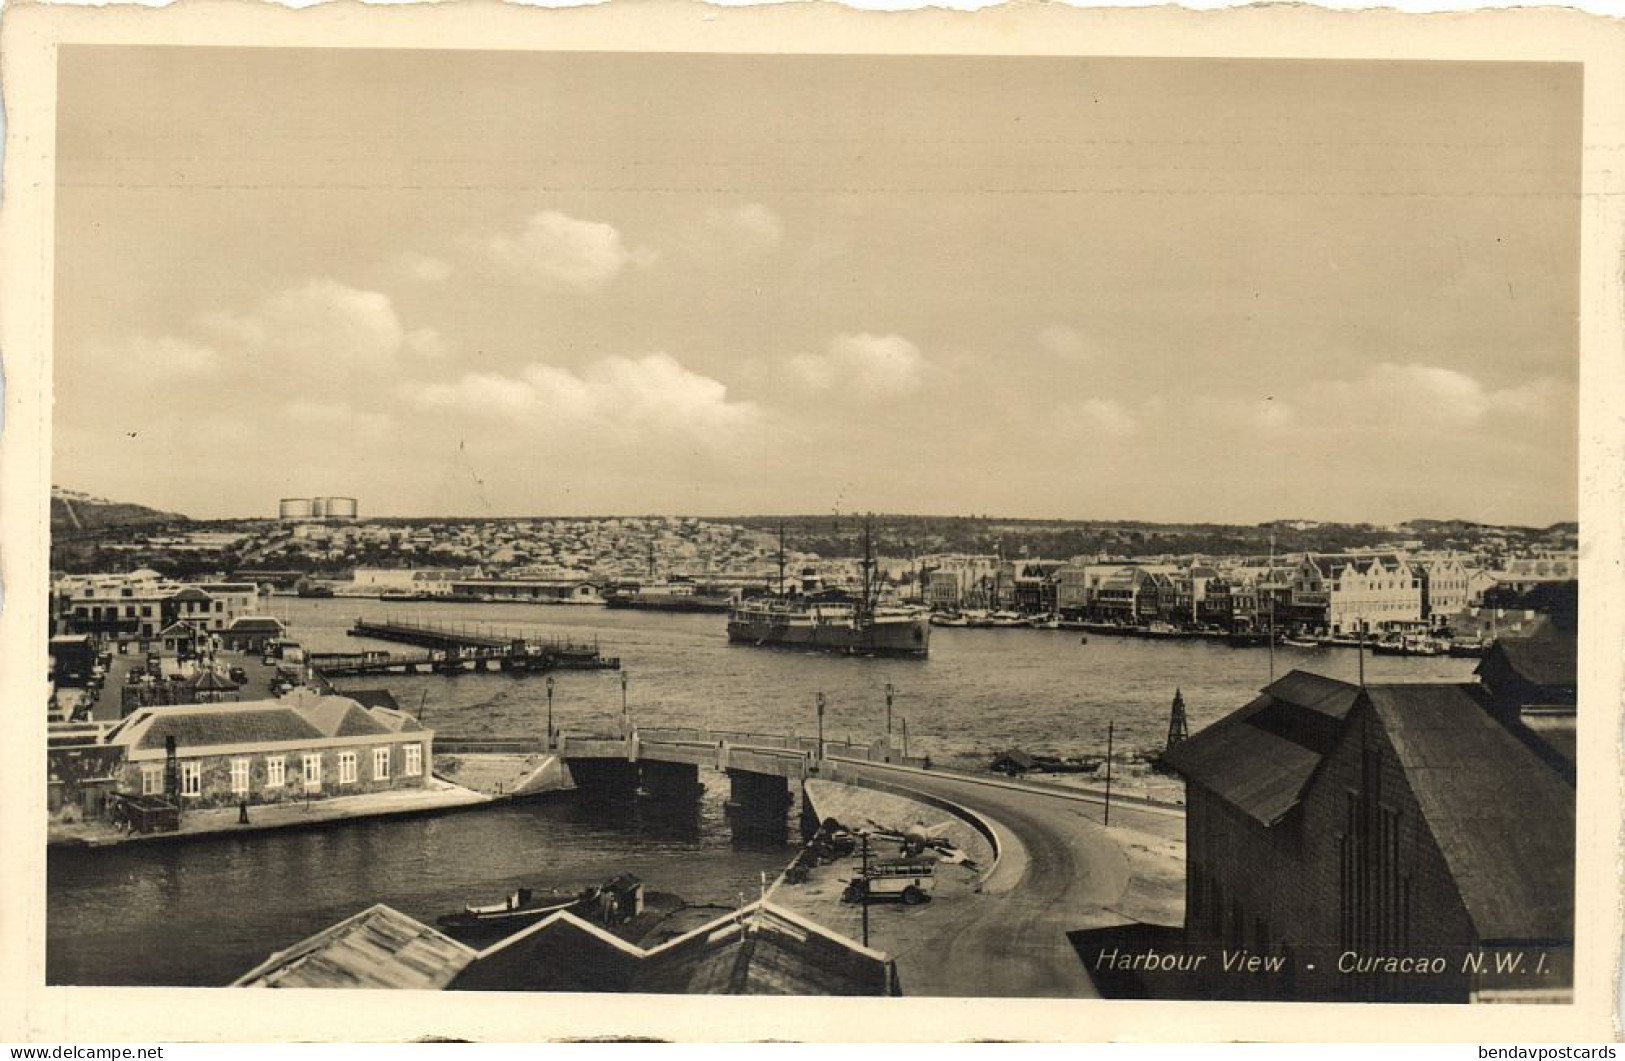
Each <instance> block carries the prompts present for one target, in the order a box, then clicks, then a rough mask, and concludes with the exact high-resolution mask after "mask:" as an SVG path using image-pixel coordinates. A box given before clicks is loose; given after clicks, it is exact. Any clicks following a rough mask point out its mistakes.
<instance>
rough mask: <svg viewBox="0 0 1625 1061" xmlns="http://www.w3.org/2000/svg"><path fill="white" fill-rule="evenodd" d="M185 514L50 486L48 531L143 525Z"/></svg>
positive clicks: (169, 520)
mask: <svg viewBox="0 0 1625 1061" xmlns="http://www.w3.org/2000/svg"><path fill="white" fill-rule="evenodd" d="M185 519H186V517H185V516H182V515H179V514H178V513H174V512H160V511H158V510H157V509H153V508H147V507H146V506H145V505H133V504H130V503H128V502H124V501H109V500H107V499H106V498H100V497H92V496H90V495H89V494H83V493H80V492H79V491H77V490H64V489H62V488H61V487H59V486H53V487H52V488H51V532H52V533H53V534H54V533H58V532H60V533H64V534H71V533H74V532H78V531H98V530H105V529H107V528H110V527H131V526H143V525H146V524H151V523H174V522H177V521H184V520H185Z"/></svg>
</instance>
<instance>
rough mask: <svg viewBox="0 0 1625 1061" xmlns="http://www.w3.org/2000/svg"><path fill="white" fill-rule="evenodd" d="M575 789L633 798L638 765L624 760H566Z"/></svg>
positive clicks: (635, 790) (635, 789)
mask: <svg viewBox="0 0 1625 1061" xmlns="http://www.w3.org/2000/svg"><path fill="white" fill-rule="evenodd" d="M565 766H567V767H569V769H570V777H571V778H572V779H573V780H574V781H575V783H576V787H577V788H579V789H582V790H583V791H585V792H588V793H590V794H594V795H625V796H634V795H636V794H637V791H638V781H639V776H638V775H639V773H640V771H639V770H638V766H639V764H638V763H633V762H627V761H626V760H625V759H566V760H565Z"/></svg>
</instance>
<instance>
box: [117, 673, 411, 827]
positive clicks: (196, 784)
mask: <svg viewBox="0 0 1625 1061" xmlns="http://www.w3.org/2000/svg"><path fill="white" fill-rule="evenodd" d="M433 740H434V734H433V732H432V731H430V730H427V729H424V728H423V726H422V725H420V724H419V723H418V721H417V720H416V719H414V718H412V717H411V716H410V715H408V714H406V713H405V712H403V711H399V710H392V709H390V708H387V707H370V708H369V707H363V706H362V705H361V704H358V703H356V702H355V701H354V700H351V699H349V698H348V697H345V696H317V695H315V694H313V693H309V692H299V693H295V694H293V695H291V696H286V697H283V698H282V699H280V700H258V701H252V702H248V703H240V704H224V703H222V704H195V705H187V706H181V707H146V708H141V709H140V710H138V711H136V712H135V713H134V714H132V715H130V717H129V718H127V719H125V720H124V721H123V722H121V723H120V724H119V725H118V726H116V727H115V728H113V729H112V730H110V731H109V732H108V734H107V736H106V740H105V743H106V744H107V745H108V746H110V747H114V748H119V749H122V751H123V755H124V758H123V766H122V768H121V774H120V778H119V785H118V791H119V792H121V793H123V794H125V795H131V796H156V795H172V796H176V797H178V798H179V799H180V800H181V803H182V806H183V807H207V806H220V805H230V804H236V803H243V802H246V803H250V804H256V803H277V802H281V801H283V800H289V799H316V798H325V797H330V796H348V795H355V794H359V793H363V792H379V791H385V790H389V789H396V788H421V787H423V786H424V784H425V783H426V780H427V778H428V776H429V764H430V763H431V762H432V759H433ZM171 748H173V755H174V765H175V770H174V775H173V780H171V775H170V772H169V769H168V767H169V760H170V750H171ZM171 787H178V791H170V789H171Z"/></svg>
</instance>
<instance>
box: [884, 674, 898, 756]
mask: <svg viewBox="0 0 1625 1061" xmlns="http://www.w3.org/2000/svg"><path fill="white" fill-rule="evenodd" d="M896 693H897V687H896V686H894V685H893V684H892V683H891V682H887V683H886V761H887V762H888V763H889V762H891V702H892V697H893V696H895V695H896Z"/></svg>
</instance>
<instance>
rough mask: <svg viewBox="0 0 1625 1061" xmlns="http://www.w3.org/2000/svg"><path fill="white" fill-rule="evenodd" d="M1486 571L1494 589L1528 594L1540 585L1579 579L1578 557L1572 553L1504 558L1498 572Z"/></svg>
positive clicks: (1549, 553) (1548, 553) (1550, 553)
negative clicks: (1493, 584)
mask: <svg viewBox="0 0 1625 1061" xmlns="http://www.w3.org/2000/svg"><path fill="white" fill-rule="evenodd" d="M1490 574H1491V575H1492V576H1493V577H1494V579H1495V585H1496V588H1498V589H1502V590H1507V591H1510V592H1512V593H1528V592H1529V591H1531V590H1533V589H1536V588H1538V587H1541V586H1550V585H1554V584H1560V583H1564V582H1577V581H1579V579H1580V558H1579V554H1578V553H1576V552H1570V551H1564V552H1547V553H1543V554H1541V555H1539V556H1531V557H1520V558H1518V559H1514V560H1508V561H1507V562H1506V563H1505V565H1504V566H1503V567H1502V568H1501V569H1500V570H1498V571H1492V572H1490Z"/></svg>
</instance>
